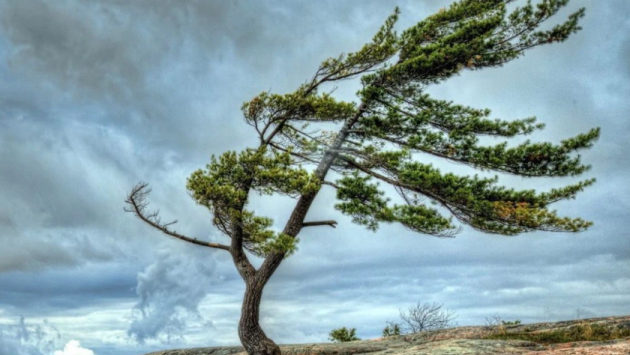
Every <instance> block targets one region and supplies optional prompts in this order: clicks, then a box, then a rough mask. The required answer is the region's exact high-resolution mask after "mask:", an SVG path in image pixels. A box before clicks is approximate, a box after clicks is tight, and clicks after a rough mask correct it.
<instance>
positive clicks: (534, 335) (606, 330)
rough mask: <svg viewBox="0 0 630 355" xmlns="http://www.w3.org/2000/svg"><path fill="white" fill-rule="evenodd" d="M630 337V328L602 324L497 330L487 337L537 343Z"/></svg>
mask: <svg viewBox="0 0 630 355" xmlns="http://www.w3.org/2000/svg"><path fill="white" fill-rule="evenodd" d="M627 337H630V328H628V327H623V326H615V327H607V326H605V325H600V324H588V323H583V324H577V325H573V326H571V327H568V328H562V329H552V330H545V331H536V332H529V331H522V332H497V333H494V334H491V335H489V336H488V337H487V339H502V340H509V339H518V340H526V341H532V342H535V343H543V344H554V343H569V342H574V341H609V340H615V339H623V338H627Z"/></svg>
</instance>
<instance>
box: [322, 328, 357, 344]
mask: <svg viewBox="0 0 630 355" xmlns="http://www.w3.org/2000/svg"><path fill="white" fill-rule="evenodd" d="M356 331H357V329H356V328H352V329H348V328H346V327H343V328H337V329H333V330H332V331H331V332H330V333H329V334H328V336H329V338H328V339H329V340H330V341H334V342H336V343H345V342H347V341H355V340H361V339H359V338H357V337H356V335H355V333H356Z"/></svg>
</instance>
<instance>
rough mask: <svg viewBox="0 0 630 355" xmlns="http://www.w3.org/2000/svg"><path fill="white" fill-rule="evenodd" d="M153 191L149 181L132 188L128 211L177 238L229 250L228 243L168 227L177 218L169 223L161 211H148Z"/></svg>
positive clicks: (128, 197) (128, 200) (127, 201)
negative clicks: (209, 240)
mask: <svg viewBox="0 0 630 355" xmlns="http://www.w3.org/2000/svg"><path fill="white" fill-rule="evenodd" d="M150 192H151V189H150V188H149V184H147V183H139V184H137V185H136V186H134V188H133V189H132V190H131V192H130V193H129V195H128V196H127V199H126V200H125V202H126V203H127V204H128V205H129V206H131V207H125V211H126V212H130V213H133V214H135V215H136V216H137V217H138V218H140V219H141V220H142V221H144V222H146V223H147V224H148V225H150V226H151V227H153V228H155V229H159V230H160V231H162V233H165V234H168V235H170V236H171V237H175V238H177V239H181V240H183V241H186V242H189V243H192V244H196V245H201V246H204V247H209V248H215V249H223V250H227V251H229V250H230V248H229V247H228V246H227V245H223V244H217V243H208V242H203V241H200V240H197V239H195V238H190V237H187V236H185V235H182V234H179V233H177V232H176V231H171V230H170V229H168V228H167V227H168V226H170V225H173V224H175V223H177V220H174V221H172V222H168V223H162V222H161V221H160V217H159V211H154V212H147V211H146V208H147V206H148V205H149V203H148V202H147V201H146V197H147V195H149V193H150Z"/></svg>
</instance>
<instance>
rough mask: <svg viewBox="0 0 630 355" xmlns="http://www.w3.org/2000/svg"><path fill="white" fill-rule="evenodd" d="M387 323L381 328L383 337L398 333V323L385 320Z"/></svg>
mask: <svg viewBox="0 0 630 355" xmlns="http://www.w3.org/2000/svg"><path fill="white" fill-rule="evenodd" d="M387 323H388V324H387V325H386V326H385V328H384V329H383V338H387V337H391V336H396V335H400V324H398V323H393V322H387Z"/></svg>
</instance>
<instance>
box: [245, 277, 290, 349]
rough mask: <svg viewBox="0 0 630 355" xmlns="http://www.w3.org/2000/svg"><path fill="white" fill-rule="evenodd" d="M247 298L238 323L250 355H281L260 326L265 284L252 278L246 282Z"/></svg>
mask: <svg viewBox="0 0 630 355" xmlns="http://www.w3.org/2000/svg"><path fill="white" fill-rule="evenodd" d="M245 284H246V286H245V296H244V297H243V307H242V309H241V320H240V321H239V323H238V337H239V338H240V340H241V344H243V347H244V348H245V351H247V354H249V355H280V347H278V345H276V343H274V342H273V341H272V340H271V339H269V338H268V337H267V335H266V334H265V332H264V331H263V330H262V328H261V327H260V324H258V321H259V312H260V300H261V299H262V291H263V287H264V286H265V282H259V281H258V280H256V278H255V277H254V278H251V279H250V280H247V281H246V282H245Z"/></svg>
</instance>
